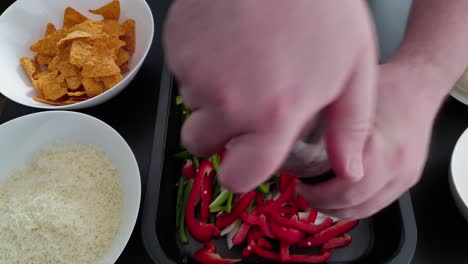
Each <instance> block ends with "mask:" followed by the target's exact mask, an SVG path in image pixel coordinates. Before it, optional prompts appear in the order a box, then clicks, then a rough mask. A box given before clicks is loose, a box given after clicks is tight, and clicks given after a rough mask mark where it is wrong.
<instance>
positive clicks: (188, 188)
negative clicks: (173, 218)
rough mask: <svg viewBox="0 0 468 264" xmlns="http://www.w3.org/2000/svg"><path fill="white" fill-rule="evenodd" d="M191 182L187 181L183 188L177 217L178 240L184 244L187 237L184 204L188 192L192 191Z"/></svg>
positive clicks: (188, 194)
mask: <svg viewBox="0 0 468 264" xmlns="http://www.w3.org/2000/svg"><path fill="white" fill-rule="evenodd" d="M192 187H193V183H192V181H189V182H187V183H186V184H185V188H184V196H183V204H182V205H183V207H182V211H181V212H180V216H179V217H180V219H179V238H180V241H181V242H182V243H184V244H187V243H188V239H187V230H186V228H185V206H186V205H187V202H188V200H189V197H190V192H191V191H192Z"/></svg>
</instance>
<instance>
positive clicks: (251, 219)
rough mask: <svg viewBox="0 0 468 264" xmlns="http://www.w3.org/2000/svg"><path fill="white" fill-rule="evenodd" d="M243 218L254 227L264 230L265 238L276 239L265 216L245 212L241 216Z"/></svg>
mask: <svg viewBox="0 0 468 264" xmlns="http://www.w3.org/2000/svg"><path fill="white" fill-rule="evenodd" d="M241 218H242V221H244V222H246V223H248V224H250V225H252V226H259V227H260V228H261V229H262V231H263V233H264V234H265V236H267V237H269V238H274V236H273V234H272V233H271V231H270V228H269V227H268V224H267V221H266V217H265V215H264V214H261V215H255V214H254V213H250V214H247V213H245V212H244V213H242V214H241Z"/></svg>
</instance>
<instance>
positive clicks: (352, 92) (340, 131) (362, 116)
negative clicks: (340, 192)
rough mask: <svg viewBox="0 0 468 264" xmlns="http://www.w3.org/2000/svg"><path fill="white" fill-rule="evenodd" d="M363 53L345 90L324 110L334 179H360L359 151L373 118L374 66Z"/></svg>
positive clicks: (369, 56) (374, 62)
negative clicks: (335, 176) (334, 174)
mask: <svg viewBox="0 0 468 264" xmlns="http://www.w3.org/2000/svg"><path fill="white" fill-rule="evenodd" d="M375 57H376V56H375V54H374V53H372V52H368V51H365V52H364V55H363V56H361V57H360V58H359V60H358V65H357V67H356V71H354V72H353V74H352V75H351V78H350V79H349V81H348V84H347V87H346V88H345V89H344V90H343V92H342V93H341V94H340V96H339V97H338V98H337V100H336V101H335V102H333V103H332V104H331V105H330V106H328V107H327V109H326V112H325V114H326V120H327V127H326V132H325V133H326V143H327V151H328V154H329V158H330V162H331V164H332V166H333V168H334V170H335V173H336V174H337V176H338V177H344V178H347V179H349V180H352V181H359V180H360V179H361V178H362V177H363V176H364V168H363V161H362V160H363V158H362V157H363V150H364V146H365V144H366V141H367V137H368V135H369V132H370V130H371V128H372V126H373V122H374V115H375V100H376V99H375V97H376V87H375V85H376V74H377V62H376V60H375Z"/></svg>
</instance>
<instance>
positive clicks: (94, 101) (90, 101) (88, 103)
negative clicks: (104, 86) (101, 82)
mask: <svg viewBox="0 0 468 264" xmlns="http://www.w3.org/2000/svg"><path fill="white" fill-rule="evenodd" d="M21 1H26V0H16V1H15V2H13V3H12V4H11V5H10V6H9V7H8V8H7V9H5V11H3V13H1V14H0V22H1V21H2V19H4V15H5V14H7V13H8V12H11V10H12V9H13V8H15V6H16V5H18V4H19V3H20V2H21ZM131 1H132V2H134V1H140V2H142V3H143V6H144V9H145V11H146V12H147V14H148V15H149V17H150V20H151V23H149V26H150V32H148V33H149V36H150V38H149V39H150V41H149V42H148V43H147V44H146V45H145V50H144V52H143V55H142V57H141V59H140V60H139V61H138V63H137V64H136V65H135V67H133V69H130V71H129V72H128V73H127V74H126V76H124V78H123V79H122V80H120V82H118V83H117V84H115V85H114V87H112V88H111V89H108V90H107V91H104V92H103V93H101V94H99V95H97V96H95V97H91V98H89V99H86V100H84V101H82V102H78V103H74V104H71V105H48V104H45V103H40V104H39V105H33V104H29V103H26V102H23V101H21V100H17V99H14V98H11V97H9V96H7V95H5V94H3V93H2V94H3V95H4V96H5V97H6V98H8V100H11V101H13V102H16V103H18V104H21V105H24V106H27V107H31V108H35V109H46V110H73V109H83V108H88V107H91V106H97V105H101V104H103V103H105V102H106V101H107V100H103V101H100V100H99V99H100V98H103V97H105V96H108V95H109V93H111V92H112V91H114V94H113V95H112V96H116V95H117V94H118V93H119V92H121V91H122V90H124V88H121V90H120V91H115V90H113V88H115V87H116V86H118V85H121V84H122V83H124V82H126V81H127V80H129V79H131V78H133V77H135V75H136V74H137V72H138V71H139V70H140V68H141V66H142V65H143V63H144V62H145V60H146V58H147V56H148V53H149V51H150V50H151V46H152V44H153V42H154V27H155V25H154V16H153V11H152V10H151V8H150V6H149V5H148V2H147V1H146V0H131ZM108 99H110V98H108ZM99 101H100V102H99Z"/></svg>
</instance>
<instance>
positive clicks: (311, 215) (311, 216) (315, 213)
mask: <svg viewBox="0 0 468 264" xmlns="http://www.w3.org/2000/svg"><path fill="white" fill-rule="evenodd" d="M317 216H318V211H317V210H315V209H314V208H311V209H310V213H309V217H308V218H307V221H308V222H309V223H312V224H313V223H315V220H317Z"/></svg>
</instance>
